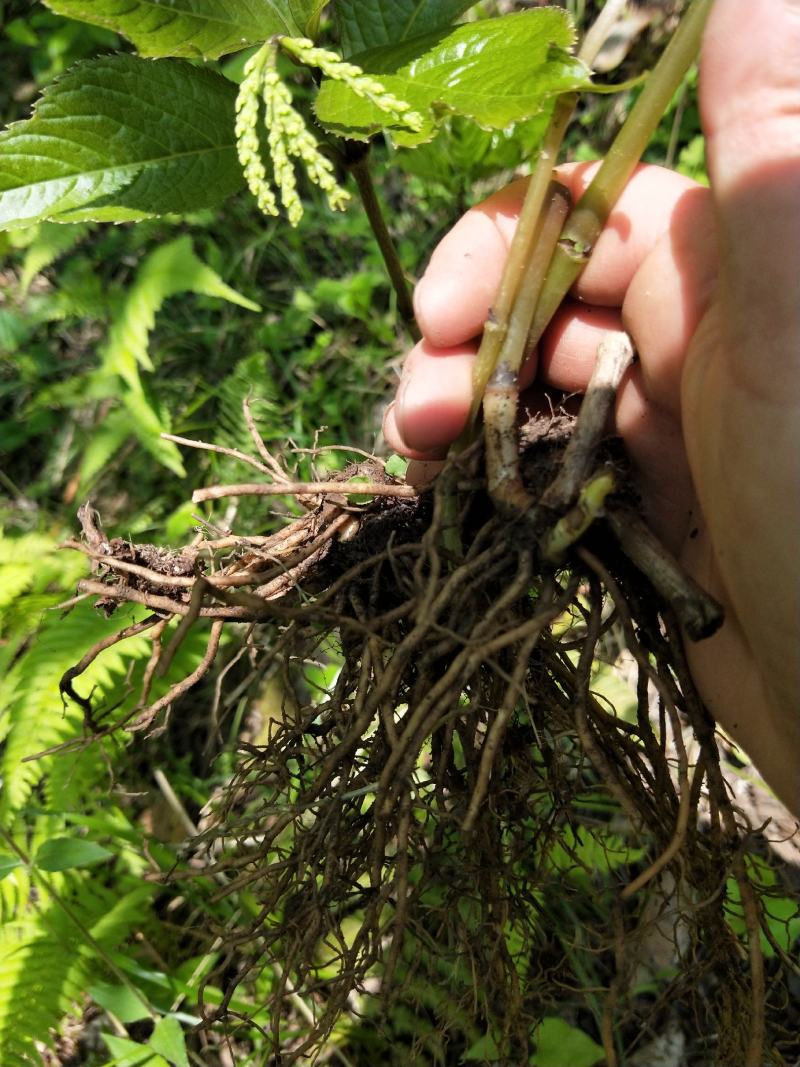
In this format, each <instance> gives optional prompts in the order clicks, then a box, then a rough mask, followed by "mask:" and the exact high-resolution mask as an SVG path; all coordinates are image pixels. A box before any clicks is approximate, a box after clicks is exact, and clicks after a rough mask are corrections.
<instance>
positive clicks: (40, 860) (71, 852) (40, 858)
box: [34, 837, 114, 871]
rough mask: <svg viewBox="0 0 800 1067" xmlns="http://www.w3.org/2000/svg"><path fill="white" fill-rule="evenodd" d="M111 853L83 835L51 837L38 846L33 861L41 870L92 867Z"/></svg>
mask: <svg viewBox="0 0 800 1067" xmlns="http://www.w3.org/2000/svg"><path fill="white" fill-rule="evenodd" d="M113 855H114V853H113V852H110V851H109V850H108V849H107V848H103V846H102V845H98V844H97V842H96V841H88V840H86V839H85V838H83V837H51V838H50V840H49V841H45V842H43V843H42V844H41V845H40V846H39V849H38V851H37V853H36V859H35V860H34V862H35V864H36V866H37V867H39V868H40V870H43V871H70V870H72V869H73V868H75V867H93V866H94V865H95V864H96V863H103V862H104V861H105V860H108V859H111V858H112V857H113Z"/></svg>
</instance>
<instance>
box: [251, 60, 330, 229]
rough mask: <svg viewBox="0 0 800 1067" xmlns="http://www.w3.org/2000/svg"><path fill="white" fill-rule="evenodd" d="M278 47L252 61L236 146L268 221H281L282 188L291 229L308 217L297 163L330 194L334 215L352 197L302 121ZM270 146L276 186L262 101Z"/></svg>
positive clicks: (252, 190) (313, 180) (254, 193)
mask: <svg viewBox="0 0 800 1067" xmlns="http://www.w3.org/2000/svg"><path fill="white" fill-rule="evenodd" d="M277 49H278V43H277V41H268V42H267V43H266V44H265V45H264V46H263V47H262V48H260V49H259V50H258V52H256V53H255V55H253V56H252V57H251V58H250V59H249V60H248V61H247V65H246V66H245V68H244V80H243V82H242V85H241V88H240V90H239V96H238V97H237V100H236V146H237V150H238V153H239V159H240V161H241V163H242V167H243V168H244V174H245V178H246V179H247V184H248V186H249V188H250V191H251V192H252V193H253V195H254V196H255V198H256V200H257V201H258V206H259V207H260V208H261V210H262V211H263V212H264V213H265V214H267V215H277V214H278V205H277V200H276V198H275V193H274V191H273V186H277V188H278V189H279V191H280V195H281V201H282V202H283V206H284V207H285V208H286V214H287V216H288V219H289V222H290V223H291V224H292V226H296V225H297V224H298V222H299V221H300V219H301V218H302V217H303V205H302V203H301V201H300V196H299V194H298V192H297V178H296V175H295V171H294V163H293V159H298V160H300V161H301V162H302V163H303V164H304V166H305V168H306V171H307V173H308V176H309V178H310V180H311V181H312V182H314V184H315V185H318V186H319V187H320V189H322V191H323V192H324V193H325V195H326V197H327V200H328V203H329V204H330V206H331V207H332V208H333V209H334V210H341V209H342V208H344V206H345V205H346V203H347V201H348V200H349V199H350V194H349V193H348V192H347V191H346V190H345V189H342V187H341V186H340V185H339V184H338V183H337V181H336V177H335V174H334V169H333V164H332V163H331V161H330V160H329V159H327V158H326V157H325V156H324V155H323V154H322V152H321V151H320V149H319V143H318V141H317V139H316V137H315V136H314V135H313V133H311V131H310V130H309V129H308V127H307V126H306V124H305V121H304V119H303V116H302V115H301V114H300V113H299V112H298V111H297V110H296V109H295V108H294V107H293V105H292V96H291V93H290V92H289V88H288V86H287V85H286V84H285V83H284V82H283V80H282V79H281V76H280V75H279V74H278V71H277V68H276V60H277ZM262 100H263V103H264V123H265V126H266V130H267V146H268V148H269V154H270V159H271V162H272V184H270V181H269V178H268V176H267V170H266V167H265V166H264V163H263V160H262V158H261V151H260V145H259V139H258V120H259V113H260V108H261V101H262Z"/></svg>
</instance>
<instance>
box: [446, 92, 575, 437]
mask: <svg viewBox="0 0 800 1067" xmlns="http://www.w3.org/2000/svg"><path fill="white" fill-rule="evenodd" d="M576 99H577V97H576V95H575V94H574V93H567V94H565V95H564V96H560V97H559V98H558V100H557V101H556V105H555V110H554V112H553V118H552V119H551V121H550V126H549V127H548V130H547V134H546V135H545V139H544V143H543V144H542V148H541V152H540V153H539V158H538V160H537V162H536V167H535V168H534V171H533V174H531V178H530V182H529V183H528V191H527V193H526V194H525V201H524V203H523V205H522V211H521V213H520V217H519V222H518V223H517V229H516V232H515V234H514V239H513V241H512V242H511V248H510V249H509V253H508V259H507V260H506V265H505V268H504V270H503V276H502V278H501V280H500V288H499V289H498V291H497V297H496V298H495V301H494V304H493V305H492V308H491V311H490V312H489V319H488V321H487V322H486V324H485V326H484V328H483V337H482V338H481V345H480V348H479V349H478V356H477V359H476V361H475V369H474V371H473V375H472V408H471V410H470V418H469V422H468V423H467V428H466V430H465V431H464V434H463V435H462V437H464V438H465V439H464V442H463V443H464V444H465V443H466V442H467V440H469V439H470V438H471V436H472V435H471V430H472V427H473V426H474V423H475V419H476V417H477V414H478V411H479V410H480V406H481V401H482V399H483V393H484V390H485V388H486V384H487V382H488V381H489V379H490V378H491V376H492V373H493V372H494V369H495V367H496V366H497V359H498V356H499V355H500V350H501V348H502V347H503V342H504V340H505V337H506V333H507V331H508V327H509V323H510V319H511V312H512V309H513V306H514V301H515V299H516V297H517V293H518V291H519V287H520V284H521V282H522V279H523V276H524V274H525V271H526V268H527V264H528V262H529V260H530V258H531V255H532V252H533V248H534V245H535V243H536V236H537V232H538V230H539V227H540V219H541V215H542V208H543V206H544V202H545V199H546V197H547V191H548V189H549V188H550V181H551V179H552V177H553V167H554V165H555V161H556V159H557V158H558V152H559V149H560V148H561V142H562V141H563V139H564V133H565V131H566V129H567V126H568V124H569V120H570V118H571V117H572V111H573V109H574V107H575V101H576Z"/></svg>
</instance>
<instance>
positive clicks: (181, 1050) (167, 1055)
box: [148, 1016, 189, 1067]
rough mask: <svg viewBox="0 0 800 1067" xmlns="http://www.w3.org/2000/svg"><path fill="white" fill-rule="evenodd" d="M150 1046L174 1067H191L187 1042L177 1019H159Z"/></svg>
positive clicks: (151, 1036)
mask: <svg viewBox="0 0 800 1067" xmlns="http://www.w3.org/2000/svg"><path fill="white" fill-rule="evenodd" d="M148 1044H149V1045H150V1048H151V1049H152V1050H153V1051H154V1052H158V1053H159V1054H160V1055H162V1056H163V1057H164V1059H165V1060H168V1061H169V1063H171V1064H172V1065H173V1067H189V1057H188V1055H187V1054H186V1041H185V1039H184V1036H183V1030H181V1024H180V1023H179V1022H178V1020H177V1019H171V1018H170V1017H169V1016H166V1017H165V1018H163V1019H159V1020H158V1022H157V1023H156V1025H155V1029H154V1030H153V1033H152V1034H151V1035H150V1041H149V1042H148Z"/></svg>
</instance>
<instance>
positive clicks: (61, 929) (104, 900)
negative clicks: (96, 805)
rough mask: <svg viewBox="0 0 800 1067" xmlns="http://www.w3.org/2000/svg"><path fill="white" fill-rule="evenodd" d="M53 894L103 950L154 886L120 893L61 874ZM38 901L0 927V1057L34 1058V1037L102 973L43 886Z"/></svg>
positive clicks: (9, 1066) (138, 914)
mask: <svg viewBox="0 0 800 1067" xmlns="http://www.w3.org/2000/svg"><path fill="white" fill-rule="evenodd" d="M64 881H65V882H66V884H67V886H68V887H69V888H70V889H71V891H68V890H62V893H61V894H60V895H62V896H63V898H64V899H67V900H68V902H69V907H70V910H71V911H72V912H73V914H74V915H75V916H76V917H77V918H78V919H79V922H80V923H81V924H82V925H83V926H84V927H85V928H86V929H88V930H89V932H90V934H91V936H92V938H93V939H94V941H95V942H97V943H98V944H99V945H100V946H101V948H102V949H103V950H105V951H108V952H113V951H116V950H117V948H118V947H119V945H120V944H121V943H123V942H124V941H125V940H126V939H127V937H128V936H129V935H130V934H131V932H132V931H133V930H134V928H135V927H136V926H137V924H141V921H142V916H143V915H144V914H146V906H147V903H148V902H149V900H150V897H151V896H152V893H153V887H151V886H142V885H138V886H136V887H135V888H133V889H131V890H130V891H129V892H127V893H125V894H123V895H122V896H120V895H119V892H118V891H117V892H113V893H112V891H111V890H109V889H107V888H105V887H101V886H98V885H97V883H96V881H94V880H92V879H91V878H90V877H88V876H77V875H73V876H72V877H71V878H69V879H65V880H64ZM37 889H39V890H40V894H41V895H40V899H39V902H38V903H37V904H36V906H35V907H34V906H33V905H31V906H30V907H29V909H28V910H27V912H26V913H25V914H24V915H23V916H21V917H20V918H19V919H18V920H16V921H14V922H9V923H6V924H5V925H4V926H3V927H2V929H0V1063H2V1064H3V1067H30V1064H32V1063H37V1062H40V1059H39V1057H38V1054H37V1053H36V1046H35V1042H37V1041H39V1042H45V1043H49V1037H50V1033H51V1031H53V1030H55V1029H56V1028H57V1027H58V1025H59V1023H60V1021H61V1019H62V1018H63V1016H64V1015H66V1014H67V1013H68V1012H70V1011H71V1010H73V1008H74V1006H75V1005H78V1004H80V1002H81V1001H82V1000H83V999H84V998H85V995H86V988H87V986H88V985H90V984H91V982H92V981H93V980H95V979H98V978H101V977H107V974H106V971H105V969H104V963H103V960H102V957H101V956H100V955H98V953H97V952H96V951H95V949H94V947H93V945H92V944H91V943H90V942H87V940H86V938H85V937H84V935H83V933H82V932H81V930H80V928H79V927H78V926H77V925H76V924H75V922H74V921H73V919H72V918H71V917H70V916H69V915H68V914H67V913H66V912H65V911H64V910H63V909H62V908H61V907H60V905H59V904H58V903H57V902H56V901H55V900H54V899H53V898H51V897H48V895H47V893H46V890H41V887H39V886H37Z"/></svg>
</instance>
